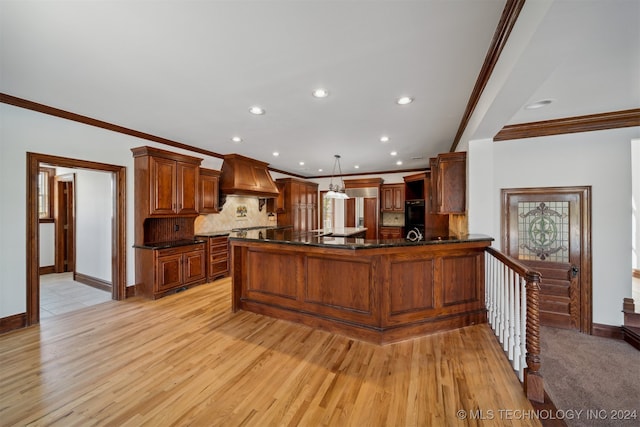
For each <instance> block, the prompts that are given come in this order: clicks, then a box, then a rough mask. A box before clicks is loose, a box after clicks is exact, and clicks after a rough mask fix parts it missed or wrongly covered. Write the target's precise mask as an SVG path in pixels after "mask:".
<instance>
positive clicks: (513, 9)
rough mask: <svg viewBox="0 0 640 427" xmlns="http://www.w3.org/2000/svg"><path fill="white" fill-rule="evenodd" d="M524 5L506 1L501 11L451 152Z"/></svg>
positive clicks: (454, 149)
mask: <svg viewBox="0 0 640 427" xmlns="http://www.w3.org/2000/svg"><path fill="white" fill-rule="evenodd" d="M524 3H525V0H508V1H507V3H506V4H505V6H504V9H503V10H502V16H501V17H500V22H498V26H497V27H496V31H495V33H494V34H493V40H491V45H490V46H489V50H488V51H487V55H486V56H485V58H484V64H482V68H481V69H480V74H478V78H477V79H476V84H475V86H474V87H473V91H472V92H471V96H470V97H469V101H468V102H467V107H466V109H465V111H464V115H463V116H462V120H461V121H460V125H459V126H458V132H457V133H456V136H455V138H454V140H453V144H451V149H450V150H449V151H451V152H454V151H456V149H457V148H458V144H459V143H460V139H461V138H462V134H463V133H464V130H465V129H466V128H467V125H468V124H469V120H470V119H471V115H472V114H473V112H474V110H475V109H476V106H477V105H478V101H479V100H480V96H481V95H482V92H484V88H485V87H486V86H487V83H488V82H489V78H490V77H491V73H493V69H494V68H495V66H496V63H497V62H498V58H500V54H501V53H502V50H503V49H504V47H505V45H506V44H507V40H508V39H509V35H510V34H511V30H512V29H513V27H514V25H515V24H516V21H517V20H518V16H519V15H520V11H521V10H522V7H523V6H524Z"/></svg>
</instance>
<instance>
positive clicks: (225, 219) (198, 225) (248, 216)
mask: <svg viewBox="0 0 640 427" xmlns="http://www.w3.org/2000/svg"><path fill="white" fill-rule="evenodd" d="M272 218H273V221H270V220H269V216H268V215H267V206H266V204H265V206H263V208H262V212H260V211H259V210H258V198H257V197H244V196H232V195H230V196H227V201H226V203H225V204H224V206H223V207H222V211H221V212H220V213H217V214H209V215H200V216H199V217H197V218H196V220H195V223H194V227H195V232H196V234H198V233H207V232H211V231H226V230H231V229H232V228H241V227H258V226H272V225H276V217H272Z"/></svg>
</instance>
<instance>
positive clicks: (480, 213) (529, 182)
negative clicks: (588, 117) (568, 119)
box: [468, 128, 640, 325]
mask: <svg viewBox="0 0 640 427" xmlns="http://www.w3.org/2000/svg"><path fill="white" fill-rule="evenodd" d="M639 133H640V128H624V129H615V130H610V131H598V132H589V133H579V134H569V135H559V136H552V137H546V138H528V139H520V140H514V141H504V142H496V143H493V142H491V141H486V140H484V141H471V142H470V143H469V153H468V156H469V158H468V161H469V177H468V179H469V186H470V198H469V205H468V211H469V231H470V232H471V233H483V234H488V235H490V236H492V237H494V238H495V239H496V241H495V242H494V246H496V247H498V248H500V190H501V189H502V188H524V187H551V186H585V185H590V186H591V187H592V193H591V196H592V223H591V225H592V235H591V239H592V240H591V242H592V265H593V322H594V323H601V324H608V325H621V324H622V313H621V309H622V300H623V298H625V297H629V296H630V294H631V287H630V286H629V271H630V269H631V261H630V257H629V252H630V251H631V160H630V159H631V153H630V144H629V142H630V141H631V139H633V138H634V137H637V136H638V134H639Z"/></svg>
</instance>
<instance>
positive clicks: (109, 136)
mask: <svg viewBox="0 0 640 427" xmlns="http://www.w3.org/2000/svg"><path fill="white" fill-rule="evenodd" d="M142 145H148V146H154V147H158V148H162V149H165V150H170V151H174V152H176V153H184V154H189V155H191V156H195V157H200V158H203V159H204V161H203V163H202V165H203V166H204V167H207V168H213V169H219V168H220V165H221V164H222V161H221V160H220V159H217V158H214V157H207V156H202V155H199V154H194V153H193V152H189V151H186V150H180V149H177V148H172V147H167V146H166V145H162V144H156V143H153V142H151V141H147V140H143V139H139V138H134V137H131V136H128V135H123V134H119V133H115V132H110V131H107V130H104V129H99V128H96V127H92V126H87V125H83V124H79V123H75V122H72V121H69V120H63V119H60V118H57V117H52V116H48V115H45V114H40V113H36V112H33V111H29V110H25V109H21V108H17V107H13V106H10V105H7V104H0V195H1V196H2V203H0V318H2V317H7V316H11V315H13V314H18V313H24V312H26V269H27V266H26V257H25V254H26V242H25V236H26V173H27V172H26V153H27V152H34V153H41V154H50V155H56V156H62V157H69V158H74V159H79V160H88V161H94V162H100V163H108V164H112V165H119V166H125V167H126V168H127V188H126V190H127V206H126V209H127V242H126V247H127V257H126V259H127V284H128V285H133V284H134V283H135V277H134V276H135V274H134V272H135V268H134V265H135V264H134V251H133V248H132V245H133V231H134V230H133V205H134V204H133V199H134V195H133V178H134V177H133V175H134V174H133V157H132V155H131V148H133V147H138V146H142ZM212 150H213V151H216V150H215V147H213V148H212ZM220 151H223V150H220Z"/></svg>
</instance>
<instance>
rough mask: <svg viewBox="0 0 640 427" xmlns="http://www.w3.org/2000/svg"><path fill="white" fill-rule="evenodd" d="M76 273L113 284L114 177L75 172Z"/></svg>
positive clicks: (109, 174)
mask: <svg viewBox="0 0 640 427" xmlns="http://www.w3.org/2000/svg"><path fill="white" fill-rule="evenodd" d="M74 172H75V174H76V187H75V192H76V272H77V273H81V274H84V275H86V276H90V277H95V278H97V279H102V280H104V281H106V282H110V283H111V280H112V278H111V231H112V230H111V228H112V222H113V219H114V218H113V190H112V188H111V185H112V184H111V180H112V174H111V173H108V172H96V171H88V170H75V171H74Z"/></svg>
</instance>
